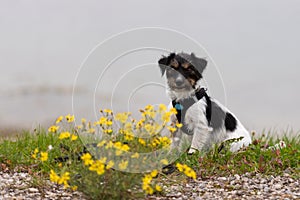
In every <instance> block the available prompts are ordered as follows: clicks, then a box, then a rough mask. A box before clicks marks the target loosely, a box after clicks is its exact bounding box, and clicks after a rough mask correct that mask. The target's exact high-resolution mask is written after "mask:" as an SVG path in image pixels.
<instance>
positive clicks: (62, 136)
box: [58, 131, 71, 140]
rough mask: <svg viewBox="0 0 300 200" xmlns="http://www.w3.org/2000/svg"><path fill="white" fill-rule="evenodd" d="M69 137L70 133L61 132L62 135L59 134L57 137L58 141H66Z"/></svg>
mask: <svg viewBox="0 0 300 200" xmlns="http://www.w3.org/2000/svg"><path fill="white" fill-rule="evenodd" d="M70 136H71V133H70V132H67V131H66V132H62V133H60V135H59V137H58V138H59V139H60V140H63V139H67V138H69V137H70Z"/></svg>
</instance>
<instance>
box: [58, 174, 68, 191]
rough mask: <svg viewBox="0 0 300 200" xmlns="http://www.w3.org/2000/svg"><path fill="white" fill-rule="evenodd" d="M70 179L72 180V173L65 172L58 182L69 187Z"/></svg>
mask: <svg viewBox="0 0 300 200" xmlns="http://www.w3.org/2000/svg"><path fill="white" fill-rule="evenodd" d="M68 180H70V173H69V172H65V173H64V174H63V175H62V176H61V177H60V178H59V180H58V184H64V187H65V188H67V187H69V184H68Z"/></svg>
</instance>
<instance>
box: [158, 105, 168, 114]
mask: <svg viewBox="0 0 300 200" xmlns="http://www.w3.org/2000/svg"><path fill="white" fill-rule="evenodd" d="M166 110H167V107H166V105H164V104H159V106H158V112H160V113H161V112H164V111H166Z"/></svg>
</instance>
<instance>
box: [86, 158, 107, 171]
mask: <svg viewBox="0 0 300 200" xmlns="http://www.w3.org/2000/svg"><path fill="white" fill-rule="evenodd" d="M89 170H90V171H96V172H97V174H98V175H102V174H104V173H105V165H104V163H103V162H102V161H101V160H96V161H95V162H94V163H92V164H91V166H90V167H89Z"/></svg>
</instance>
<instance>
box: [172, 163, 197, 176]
mask: <svg viewBox="0 0 300 200" xmlns="http://www.w3.org/2000/svg"><path fill="white" fill-rule="evenodd" d="M176 167H177V169H178V170H179V171H180V172H183V173H184V174H185V175H186V176H188V177H190V178H193V179H194V180H196V172H195V171H194V170H193V169H192V168H190V167H189V166H187V165H186V164H180V163H177V164H176Z"/></svg>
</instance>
